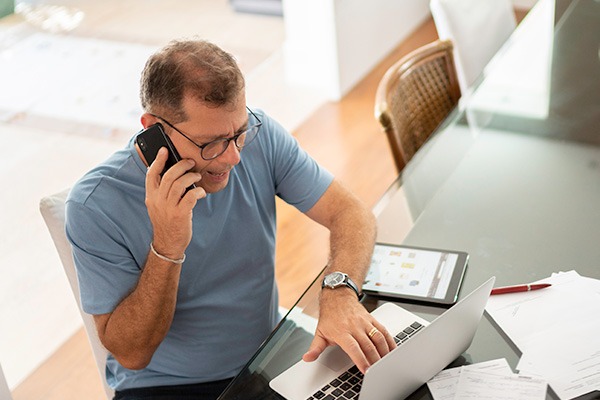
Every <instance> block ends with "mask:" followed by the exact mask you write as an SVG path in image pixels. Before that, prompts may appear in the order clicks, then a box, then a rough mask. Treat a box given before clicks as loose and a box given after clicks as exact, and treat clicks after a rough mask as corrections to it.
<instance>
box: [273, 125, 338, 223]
mask: <svg viewBox="0 0 600 400" xmlns="http://www.w3.org/2000/svg"><path fill="white" fill-rule="evenodd" d="M263 124H264V125H266V126H265V128H266V129H265V131H266V132H268V136H269V139H270V140H269V142H270V143H269V144H270V151H271V152H272V160H273V166H272V168H273V169H272V171H273V179H274V183H275V192H276V194H277V196H279V197H280V198H281V199H283V200H284V201H285V202H287V203H289V204H291V205H293V206H294V207H296V208H297V209H298V210H300V211H301V212H307V211H308V210H310V209H311V208H312V207H313V206H314V205H315V204H316V202H317V201H318V200H319V199H320V198H321V196H322V195H323V193H325V191H326V190H327V188H328V187H329V185H331V182H332V181H333V175H332V174H331V173H330V172H329V171H327V170H326V169H325V168H323V167H322V166H320V165H319V164H318V163H317V162H316V161H315V160H314V159H313V158H312V157H311V156H310V155H309V154H308V153H307V152H306V151H305V150H304V149H302V148H301V147H300V145H299V144H298V141H297V140H296V138H294V137H293V136H292V135H291V134H290V133H288V132H287V131H286V130H285V129H284V128H283V127H281V125H279V124H278V123H277V122H275V121H274V120H272V119H270V118H268V117H266V116H265V121H264V122H263Z"/></svg>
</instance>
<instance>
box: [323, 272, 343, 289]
mask: <svg viewBox="0 0 600 400" xmlns="http://www.w3.org/2000/svg"><path fill="white" fill-rule="evenodd" d="M343 282H344V274H342V273H341V272H334V273H332V274H329V275H327V276H326V277H325V282H324V283H325V285H327V286H330V287H333V286H337V285H339V284H340V283H343Z"/></svg>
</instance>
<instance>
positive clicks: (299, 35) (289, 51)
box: [283, 0, 429, 100]
mask: <svg viewBox="0 0 600 400" xmlns="http://www.w3.org/2000/svg"><path fill="white" fill-rule="evenodd" d="M283 7H284V15H285V28H286V41H285V45H284V54H285V68H286V79H287V80H288V82H290V83H292V84H297V85H306V86H311V87H315V88H318V89H320V90H322V91H323V92H324V93H325V94H326V96H327V97H328V98H329V99H330V100H338V99H340V98H341V97H342V96H343V95H344V94H346V93H347V92H348V91H349V90H350V89H352V87H354V85H356V84H357V83H358V82H359V81H360V80H361V79H362V78H364V76H365V75H366V74H368V72H369V71H371V70H372V69H373V67H375V66H376V65H377V64H378V63H379V62H380V61H381V60H382V59H383V58H384V57H385V56H386V55H387V54H388V53H389V52H391V51H392V50H393V49H394V48H395V47H396V46H397V45H398V44H399V43H400V42H401V41H402V40H404V39H405V38H406V37H407V36H408V35H409V34H410V33H412V32H413V31H414V30H415V29H416V28H417V27H418V26H419V25H420V24H422V23H423V22H424V20H425V19H426V18H427V17H428V16H429V0H402V1H398V0H372V1H368V2H366V1H364V0H283Z"/></svg>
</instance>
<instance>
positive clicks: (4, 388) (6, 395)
mask: <svg viewBox="0 0 600 400" xmlns="http://www.w3.org/2000/svg"><path fill="white" fill-rule="evenodd" d="M0 399H2V400H12V395H11V394H10V389H9V388H8V383H6V379H5V378H4V372H2V365H0Z"/></svg>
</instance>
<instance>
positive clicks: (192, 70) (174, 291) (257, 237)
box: [66, 41, 394, 399]
mask: <svg viewBox="0 0 600 400" xmlns="http://www.w3.org/2000/svg"><path fill="white" fill-rule="evenodd" d="M140 94H141V101H142V106H143V108H144V111H145V112H144V114H143V115H142V117H141V122H142V125H143V127H144V128H147V127H149V126H151V125H153V124H156V123H160V124H162V126H163V127H164V129H165V131H166V133H167V135H168V136H169V138H170V139H171V141H172V142H173V144H174V146H175V147H176V149H177V150H178V152H179V154H180V155H181V157H182V160H181V161H180V162H178V163H177V164H176V165H175V166H173V167H172V168H170V169H168V170H167V171H166V172H165V173H164V174H162V176H161V172H162V171H163V168H164V166H165V162H166V159H167V151H166V149H165V148H163V149H161V151H160V152H159V153H158V156H157V158H156V160H155V161H154V162H153V163H152V164H151V165H150V166H149V167H147V165H146V164H145V162H144V158H143V156H142V153H141V151H140V149H139V148H138V147H137V145H136V144H135V141H134V140H133V139H132V140H131V141H130V142H129V144H128V145H127V146H126V147H125V149H123V150H121V151H119V152H117V153H115V154H114V155H113V156H111V157H110V158H109V159H108V160H107V161H105V162H104V163H103V164H101V165H100V166H98V167H96V168H95V169H93V170H92V171H90V172H89V173H88V174H86V175H85V176H84V177H83V178H82V179H81V180H80V181H79V182H78V183H77V184H76V185H75V186H74V187H73V189H72V191H71V194H70V195H69V198H68V200H67V209H66V212H67V216H66V217H67V221H66V225H67V226H66V231H67V236H68V238H69V240H70V242H71V244H72V246H73V254H74V259H75V263H76V266H77V271H78V276H79V281H80V290H81V299H82V304H83V308H84V310H85V311H86V312H88V313H90V314H92V315H94V319H95V323H96V327H97V330H98V335H99V337H100V340H101V341H102V343H103V344H104V346H105V347H106V348H107V349H108V350H109V352H110V354H111V355H110V356H109V358H108V360H107V380H108V383H109V384H110V385H111V387H113V388H115V389H116V395H115V399H139V398H152V399H160V398H168V399H180V398H181V399H183V398H188V397H186V396H185V395H186V394H193V395H194V396H195V397H194V398H202V399H204V398H206V399H209V398H216V397H217V396H218V394H219V393H220V392H221V391H222V390H223V389H224V388H225V386H226V385H227V383H228V382H229V381H230V379H231V378H232V377H234V376H235V375H236V374H237V373H238V372H239V371H240V370H241V368H242V367H243V366H244V364H245V363H246V362H247V361H248V360H249V358H250V357H251V356H252V354H253V353H254V352H255V350H256V349H257V348H258V346H259V345H260V344H261V342H262V341H263V340H264V339H265V338H266V337H267V336H268V334H269V333H270V331H271V330H272V329H273V328H274V326H275V324H276V323H277V320H278V313H277V310H278V295H277V288H276V284H275V279H274V250H275V236H276V232H275V230H276V222H275V196H279V197H281V198H282V199H283V200H285V201H287V202H288V203H290V204H293V205H294V206H295V207H296V208H298V209H299V210H300V211H302V212H304V213H306V215H308V216H309V217H310V218H312V219H313V220H315V221H316V222H318V223H320V224H322V225H324V226H325V227H327V228H328V229H329V230H330V232H331V234H330V237H331V239H330V240H331V255H330V262H329V264H328V267H327V269H328V273H334V272H343V273H345V274H347V275H348V276H349V279H350V283H347V281H345V282H343V283H342V284H340V285H338V286H335V288H334V289H333V290H332V289H329V287H325V288H324V289H323V291H322V295H321V299H320V319H319V323H318V327H317V333H316V335H315V338H314V340H313V342H312V344H311V345H310V348H309V349H308V351H307V352H306V354H305V355H304V359H305V360H306V361H313V360H315V359H316V358H317V357H318V356H319V354H320V353H321V352H322V351H323V350H324V349H325V347H327V346H329V345H333V344H339V345H340V346H341V347H342V348H343V349H344V350H345V351H346V352H347V353H348V354H349V356H350V357H351V358H352V359H353V361H354V362H355V363H356V364H357V365H358V367H359V368H360V369H361V370H362V371H365V370H366V369H367V368H368V367H369V366H370V365H371V364H373V363H374V362H376V361H377V360H378V359H380V358H381V357H382V356H384V355H385V354H387V353H388V352H389V350H390V349H391V348H392V347H393V346H394V341H393V339H392V338H391V336H390V335H389V334H388V333H387V332H386V331H385V329H384V328H383V326H381V325H380V324H379V323H378V322H377V321H376V320H375V319H373V318H372V317H371V316H370V315H369V314H368V313H367V312H366V311H365V309H364V308H363V307H362V306H361V305H360V303H359V302H358V298H357V293H355V290H354V289H353V288H352V287H351V286H352V281H354V282H359V283H360V282H362V281H363V278H364V275H365V273H366V269H367V268H368V265H369V261H370V257H371V252H372V249H373V243H374V237H375V222H374V218H373V215H372V214H371V212H370V211H368V210H367V209H366V208H365V207H364V206H363V205H362V204H361V203H360V201H359V200H358V199H356V198H355V197H354V196H353V195H352V194H351V193H350V192H349V191H348V190H346V189H345V188H344V187H343V186H342V185H341V184H340V183H339V182H337V181H336V180H335V179H333V177H332V176H331V175H330V174H329V173H328V172H327V171H325V170H324V169H323V168H321V167H320V166H319V165H318V164H317V163H316V162H315V161H314V160H313V159H311V158H310V157H309V156H308V155H307V154H306V153H305V152H304V151H303V150H302V149H301V148H299V146H298V144H297V142H296V141H295V140H294V139H293V137H292V136H291V135H289V134H288V133H287V132H285V131H284V130H283V128H282V127H281V126H279V125H278V124H277V123H276V122H275V121H274V120H272V119H271V118H269V117H268V116H267V115H266V114H265V113H264V112H262V111H260V110H252V109H250V108H247V107H246V100H245V89H244V78H243V76H242V74H241V72H240V70H239V68H238V66H237V64H236V62H235V60H234V59H233V58H232V57H231V56H230V55H229V54H227V53H226V52H224V51H223V50H221V49H220V48H218V47H217V46H215V45H213V44H210V43H208V42H204V41H175V42H172V43H170V44H169V45H167V46H166V47H165V48H163V49H162V50H160V51H158V52H157V53H156V54H154V55H153V56H151V57H150V59H149V60H148V62H147V64H146V66H145V68H144V71H143V73H142V79H141V90H140ZM242 150H243V152H242ZM192 184H195V186H196V188H194V189H191V190H189V191H186V188H188V187H190V185H192ZM337 275H340V274H337ZM342 277H343V275H342ZM161 396H162V397H161Z"/></svg>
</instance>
